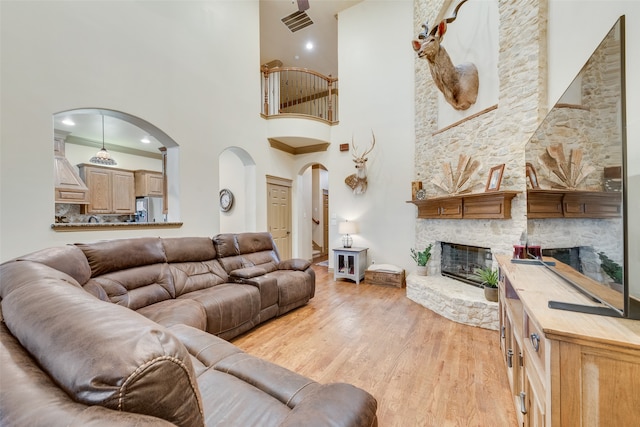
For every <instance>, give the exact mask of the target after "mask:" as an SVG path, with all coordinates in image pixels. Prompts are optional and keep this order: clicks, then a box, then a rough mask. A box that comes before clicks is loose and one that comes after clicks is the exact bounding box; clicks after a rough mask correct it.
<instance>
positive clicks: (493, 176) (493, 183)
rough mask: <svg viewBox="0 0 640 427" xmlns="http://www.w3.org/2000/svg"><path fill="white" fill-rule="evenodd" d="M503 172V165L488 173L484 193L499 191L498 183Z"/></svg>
mask: <svg viewBox="0 0 640 427" xmlns="http://www.w3.org/2000/svg"><path fill="white" fill-rule="evenodd" d="M503 172H504V163H503V164H501V165H498V166H494V167H492V168H491V170H490V171H489V177H488V178H487V186H486V187H485V189H484V191H485V192H487V191H498V190H500V183H501V182H502V173H503Z"/></svg>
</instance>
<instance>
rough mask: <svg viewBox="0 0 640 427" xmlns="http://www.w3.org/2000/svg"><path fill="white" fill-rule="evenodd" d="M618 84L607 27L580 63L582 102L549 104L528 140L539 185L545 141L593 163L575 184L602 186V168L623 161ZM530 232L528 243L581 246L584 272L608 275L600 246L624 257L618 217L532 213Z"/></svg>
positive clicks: (543, 177)
mask: <svg viewBox="0 0 640 427" xmlns="http://www.w3.org/2000/svg"><path fill="white" fill-rule="evenodd" d="M620 90H621V89H620V39H619V38H618V37H615V36H614V35H613V34H611V33H610V34H609V36H607V37H606V38H605V40H604V41H603V43H602V45H601V46H600V47H599V48H598V49H596V51H595V52H594V54H593V55H592V60H590V61H588V63H587V64H586V66H585V67H584V69H583V73H582V80H581V90H580V93H581V96H582V103H581V105H580V108H569V107H565V108H554V109H552V110H551V112H550V113H549V114H548V115H547V117H546V118H545V120H544V122H543V124H542V125H541V126H540V127H539V128H538V129H537V130H536V132H535V133H534V135H533V136H532V137H531V140H530V142H529V144H528V145H527V157H526V159H527V161H528V162H531V163H532V164H533V165H534V167H535V168H536V170H537V175H538V181H539V182H540V184H541V185H542V188H550V186H551V184H552V181H550V180H549V179H548V178H547V177H548V171H545V170H544V169H543V168H541V167H540V161H539V160H538V159H539V157H540V155H542V154H543V152H544V150H545V147H546V146H548V145H550V144H558V143H561V142H562V144H563V146H564V151H565V155H566V156H567V158H568V156H569V152H570V150H571V149H575V148H581V149H582V150H583V163H585V164H589V165H592V166H594V167H595V170H594V171H593V172H592V173H591V174H590V175H589V176H588V177H587V179H586V180H585V181H584V182H583V183H582V184H581V185H579V186H578V188H579V189H580V190H593V191H603V190H604V174H603V171H604V169H603V168H604V167H606V166H620V165H621V164H622V158H621V154H622V150H621V149H620V147H621V144H622V134H621V133H620V124H619V118H620V103H619V101H620V95H619V94H620ZM560 102H562V100H561V101H560ZM540 140H544V144H540V143H539V141H540ZM528 233H529V234H528V238H529V241H530V243H532V244H536V243H538V244H539V243H540V242H544V248H572V247H584V248H583V249H584V250H582V251H581V258H582V257H585V259H583V260H582V262H583V268H584V273H585V274H586V275H588V276H590V277H592V278H594V279H596V280H600V281H601V280H607V278H606V277H603V275H602V271H601V270H600V261H599V259H598V256H597V253H598V252H604V253H605V254H606V255H607V256H608V257H609V258H611V259H612V260H614V261H616V262H617V263H619V264H622V263H623V262H624V248H623V245H621V244H620V236H621V235H622V234H623V223H622V219H621V218H613V219H575V218H574V219H534V220H530V221H529V224H528ZM585 246H592V249H588V248H587V247H585Z"/></svg>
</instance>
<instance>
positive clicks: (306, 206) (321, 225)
mask: <svg viewBox="0 0 640 427" xmlns="http://www.w3.org/2000/svg"><path fill="white" fill-rule="evenodd" d="M298 182H299V184H298V185H299V189H298V190H299V191H298V193H299V195H300V197H298V202H299V204H300V207H301V208H300V212H301V213H300V215H299V224H300V225H299V227H298V229H299V231H300V233H299V234H300V238H299V250H300V255H301V256H302V257H304V258H307V259H311V260H314V261H321V260H324V259H326V258H327V256H328V253H329V249H330V248H329V224H330V219H329V171H328V170H327V168H326V167H325V166H324V165H322V164H321V163H309V164H306V165H305V166H304V167H302V168H301V170H300V172H299V181H298Z"/></svg>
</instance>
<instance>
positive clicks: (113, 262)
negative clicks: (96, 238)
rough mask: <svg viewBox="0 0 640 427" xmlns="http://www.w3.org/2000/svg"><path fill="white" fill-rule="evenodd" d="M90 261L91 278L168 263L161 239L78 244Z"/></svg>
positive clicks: (146, 238)
mask: <svg viewBox="0 0 640 427" xmlns="http://www.w3.org/2000/svg"><path fill="white" fill-rule="evenodd" d="M76 246H77V247H79V248H80V249H81V250H82V252H84V255H85V256H86V257H87V260H88V261H89V266H90V267H91V277H96V276H100V275H102V274H106V273H110V272H112V271H119V270H125V269H128V268H132V267H138V266H142V265H149V264H157V263H162V262H167V257H166V256H165V253H164V247H163V246H162V241H161V240H160V238H159V237H141V238H135V239H116V240H105V241H101V242H96V243H76Z"/></svg>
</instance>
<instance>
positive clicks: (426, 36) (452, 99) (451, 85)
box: [412, 0, 479, 110]
mask: <svg viewBox="0 0 640 427" xmlns="http://www.w3.org/2000/svg"><path fill="white" fill-rule="evenodd" d="M466 1H467V0H462V1H461V2H460V3H459V4H458V6H456V8H455V9H454V11H453V15H452V16H451V17H449V18H446V19H444V20H442V21H440V23H439V24H438V25H436V26H435V27H434V28H433V29H432V30H431V32H429V25H428V23H427V22H425V23H424V24H422V28H424V31H423V32H421V33H420V34H419V35H418V39H419V40H413V42H412V43H413V50H415V51H416V52H418V57H419V58H426V60H427V61H428V62H429V69H430V70H431V76H432V77H433V81H434V83H435V84H436V86H437V87H438V89H440V92H442V94H443V95H444V98H445V99H446V100H447V102H448V103H449V104H451V105H452V106H453V108H455V109H456V110H466V109H468V108H469V107H470V106H471V105H473V104H475V102H476V99H477V98H478V86H479V80H478V68H477V67H476V66H475V65H474V64H472V63H470V62H467V63H464V64H460V65H458V66H454V65H453V62H451V58H450V57H449V54H448V53H447V51H446V50H445V48H444V47H443V46H441V45H440V43H441V42H442V38H443V37H444V34H445V33H446V32H447V24H450V23H452V22H453V21H455V19H456V17H457V15H458V9H460V6H462V5H463V4H464V3H466Z"/></svg>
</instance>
